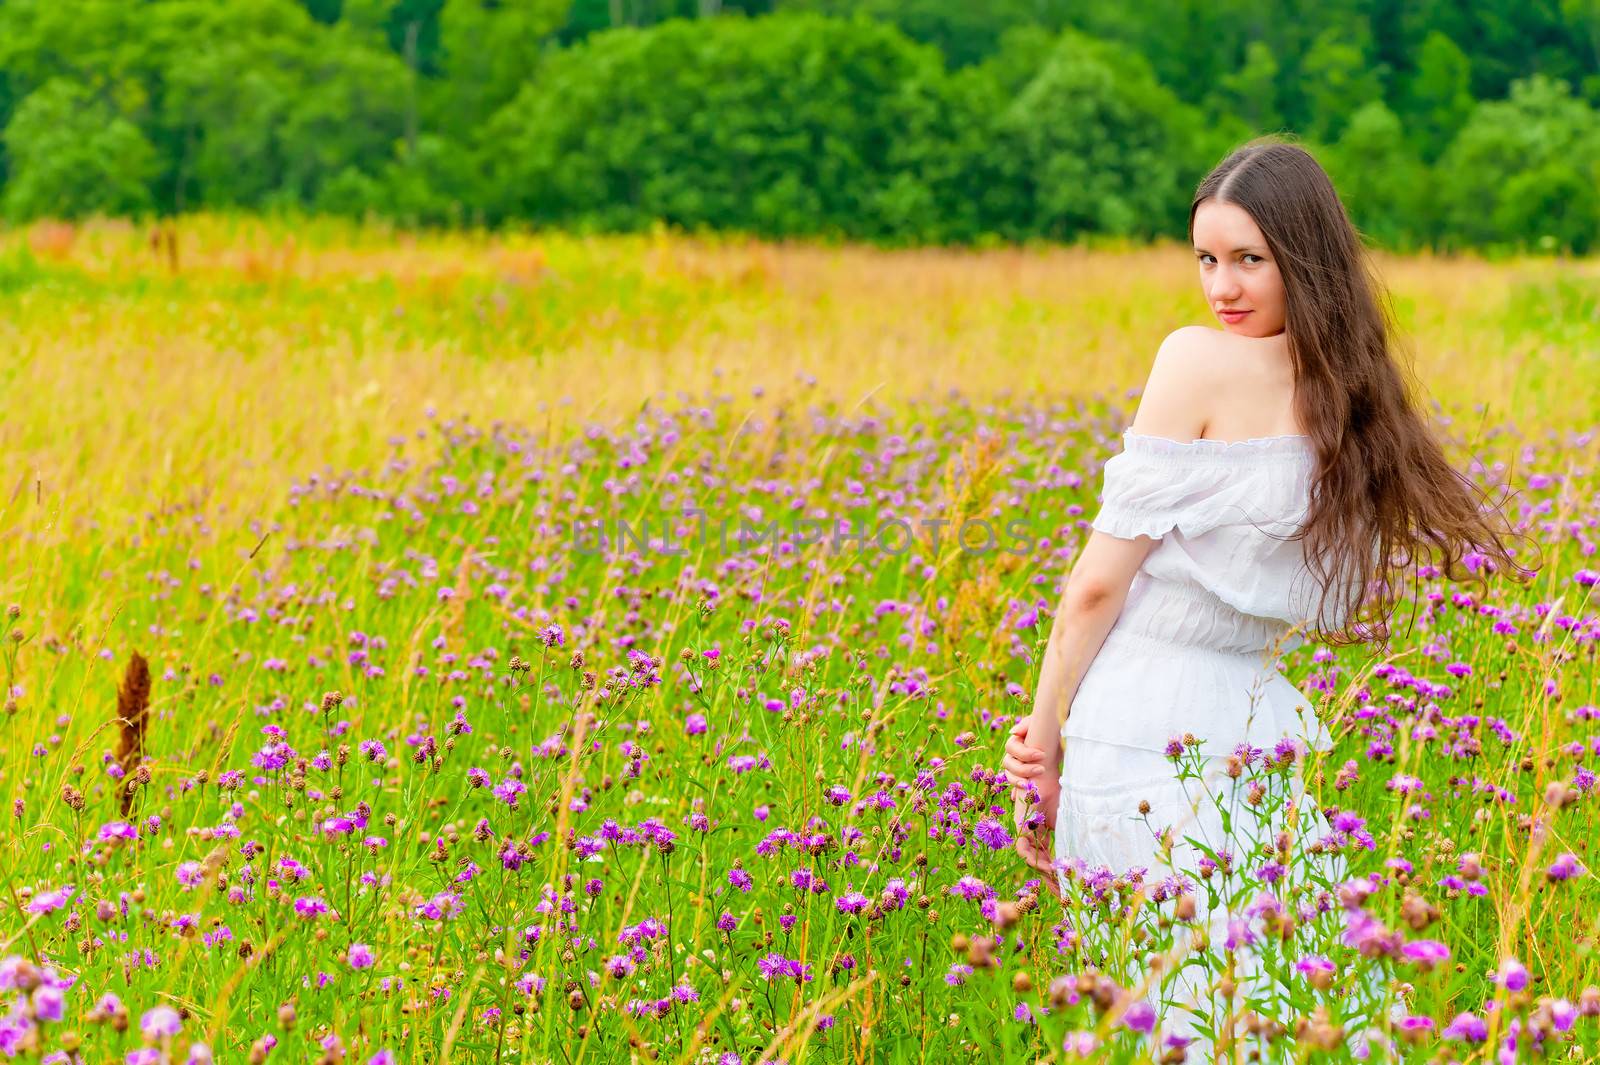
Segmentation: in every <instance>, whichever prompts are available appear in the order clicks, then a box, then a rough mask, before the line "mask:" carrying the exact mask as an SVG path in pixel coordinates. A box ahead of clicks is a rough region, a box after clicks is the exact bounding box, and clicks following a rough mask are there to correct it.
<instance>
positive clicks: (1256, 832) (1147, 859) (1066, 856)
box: [1054, 736, 1384, 1062]
mask: <svg viewBox="0 0 1600 1065" xmlns="http://www.w3.org/2000/svg"><path fill="white" fill-rule="evenodd" d="M1190 763H1192V758H1186V764H1190ZM1202 766H1203V768H1202V772H1200V777H1198V779H1195V777H1194V776H1192V774H1190V776H1189V779H1186V780H1179V779H1178V763H1174V761H1173V760H1170V758H1168V756H1166V755H1165V753H1163V752H1158V750H1146V748H1141V747H1130V745H1122V744H1107V742H1101V740H1093V739H1083V737H1077V736H1066V737H1062V772H1061V798H1059V803H1058V809H1056V832H1054V859H1056V868H1058V870H1066V868H1067V867H1074V868H1077V870H1080V872H1085V873H1091V875H1093V873H1094V872H1099V870H1110V873H1112V875H1120V873H1126V872H1130V870H1133V868H1142V870H1146V872H1144V884H1146V889H1147V891H1149V889H1150V887H1154V886H1157V884H1158V883H1160V881H1163V880H1168V878H1173V876H1182V878H1184V880H1187V881H1189V884H1190V886H1192V887H1194V899H1195V903H1197V924H1203V926H1205V927H1206V929H1208V932H1210V948H1208V950H1210V951H1211V953H1213V955H1214V958H1216V963H1214V964H1213V969H1218V971H1219V969H1221V967H1222V961H1226V955H1224V943H1226V942H1227V937H1229V923H1230V918H1237V916H1245V915H1243V913H1242V907H1240V911H1235V913H1232V915H1230V913H1229V910H1227V908H1226V907H1224V905H1219V907H1216V908H1214V910H1211V908H1210V907H1208V894H1206V883H1205V881H1203V880H1202V878H1200V873H1198V868H1200V862H1202V859H1205V857H1206V854H1205V851H1202V849H1197V848H1195V846H1194V844H1190V843H1189V841H1187V840H1186V838H1194V840H1197V841H1202V843H1203V844H1206V846H1208V848H1210V849H1211V851H1213V852H1219V851H1227V852H1230V854H1232V856H1234V868H1235V873H1234V876H1232V878H1230V880H1229V883H1234V884H1237V883H1238V876H1240V875H1243V876H1251V873H1253V872H1254V870H1258V868H1259V867H1261V865H1264V864H1267V862H1270V860H1272V857H1270V856H1264V854H1261V852H1259V851H1256V844H1258V843H1259V841H1270V840H1275V836H1277V833H1278V830H1282V828H1285V827H1286V819H1288V803H1285V801H1282V798H1280V803H1278V809H1275V811H1272V814H1270V816H1267V817H1266V819H1264V820H1258V814H1256V812H1254V811H1251V809H1250V808H1248V806H1246V803H1245V793H1246V790H1248V787H1250V784H1251V780H1253V779H1264V776H1262V771H1261V769H1259V766H1258V768H1254V769H1245V771H1243V772H1242V774H1240V776H1238V777H1237V779H1230V777H1229V776H1227V753H1221V755H1211V756H1206V758H1205V760H1203V763H1202ZM1274 779H1275V780H1277V784H1275V793H1277V795H1278V796H1283V795H1285V788H1286V793H1288V795H1293V796H1298V804H1299V812H1298V816H1296V827H1294V835H1296V836H1298V838H1299V841H1298V843H1294V844H1293V848H1291V852H1296V854H1298V852H1302V848H1304V844H1306V841H1309V840H1315V838H1320V836H1323V835H1326V833H1328V832H1330V827H1328V822H1326V819H1325V817H1323V816H1322V812H1320V809H1318V808H1317V804H1315V801H1314V800H1312V796H1310V795H1307V793H1304V787H1302V782H1301V772H1299V766H1294V768H1293V769H1288V771H1285V774H1282V776H1275V777H1274ZM1285 780H1286V785H1285ZM1141 800H1142V801H1147V803H1149V814H1144V816H1141V814H1139V803H1141ZM1222 809H1230V811H1232V822H1230V828H1232V832H1230V833H1224V830H1222ZM1163 827H1171V838H1173V848H1171V857H1170V864H1168V859H1165V857H1163V854H1162V849H1160V844H1158V841H1157V832H1158V830H1160V828H1163ZM1317 860H1318V862H1322V864H1323V865H1322V872H1323V875H1326V876H1328V880H1330V881H1331V883H1338V880H1341V878H1344V876H1346V864H1344V859H1342V857H1341V856H1336V854H1334V856H1328V854H1322V856H1317ZM1216 876H1221V873H1216ZM1058 880H1059V883H1061V887H1062V892H1064V894H1066V892H1067V891H1069V886H1067V883H1066V876H1064V875H1062V876H1061V878H1058ZM1258 886H1262V887H1266V884H1259V883H1258ZM1069 897H1070V895H1069ZM1246 902H1248V899H1246ZM1162 905H1163V910H1166V911H1170V907H1171V903H1162ZM1320 919H1328V921H1334V923H1338V921H1339V919H1341V918H1339V915H1336V913H1333V915H1325V916H1323V918H1320ZM1250 926H1251V927H1253V929H1254V932H1256V934H1258V935H1264V932H1262V927H1261V921H1259V919H1258V921H1251V923H1250ZM1078 932H1080V934H1082V935H1083V939H1085V945H1088V942H1090V940H1091V937H1093V935H1091V932H1090V931H1088V929H1078ZM1088 956H1090V958H1093V950H1091V951H1090V953H1088ZM1254 963H1256V951H1254V948H1250V947H1246V948H1245V950H1242V951H1238V955H1237V959H1235V974H1234V977H1235V982H1237V983H1238V985H1240V998H1238V1001H1240V1003H1242V1001H1243V996H1245V995H1246V993H1248V995H1251V996H1259V995H1262V993H1264V991H1267V990H1269V988H1272V987H1274V985H1272V980H1274V979H1275V977H1269V975H1264V974H1262V972H1261V969H1259V964H1254ZM1211 979H1214V977H1213V975H1208V974H1206V972H1203V971H1202V969H1200V967H1198V966H1187V967H1179V971H1178V974H1176V975H1173V977H1171V979H1170V980H1168V982H1166V985H1165V987H1162V988H1157V987H1152V988H1149V991H1147V995H1146V998H1147V999H1149V1001H1150V1004H1152V1006H1155V1009H1157V1015H1158V1025H1160V1027H1158V1030H1157V1036H1166V1035H1176V1036H1182V1038H1186V1039H1190V1041H1194V1043H1192V1046H1190V1047H1189V1059H1187V1060H1190V1062H1200V1060H1211V1047H1210V1038H1208V1036H1206V1033H1205V1031H1203V1028H1205V1027H1208V1025H1206V1022H1205V1020H1203V1017H1197V1015H1195V1012H1194V1007H1197V1006H1198V1007H1200V1009H1202V1012H1203V1014H1208V1015H1211V1017H1214V1022H1216V1023H1221V1020H1222V1019H1224V1017H1226V1015H1227V1014H1226V1003H1224V1001H1221V998H1219V996H1214V993H1213V991H1211V990H1210V988H1208V987H1206V982H1208V980H1211ZM1341 979H1342V977H1341ZM1362 995H1363V998H1365V1007H1368V1009H1371V1011H1373V1012H1376V1009H1378V1003H1379V1001H1381V998H1382V995H1384V983H1382V979H1381V974H1378V972H1376V971H1373V975H1371V979H1370V980H1368V982H1366V983H1365V987H1363V988H1362ZM1202 1003H1203V1006H1200V1004H1202ZM1352 1035H1354V1033H1352Z"/></svg>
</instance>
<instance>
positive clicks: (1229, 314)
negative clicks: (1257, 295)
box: [1217, 311, 1250, 322]
mask: <svg viewBox="0 0 1600 1065" xmlns="http://www.w3.org/2000/svg"><path fill="white" fill-rule="evenodd" d="M1249 313H1250V312H1249V311H1218V312H1217V317H1219V318H1223V319H1225V320H1227V321H1230V322H1237V321H1238V320H1239V319H1241V318H1243V317H1244V316H1245V315H1247V314H1249Z"/></svg>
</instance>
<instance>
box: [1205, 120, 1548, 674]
mask: <svg viewBox="0 0 1600 1065" xmlns="http://www.w3.org/2000/svg"><path fill="white" fill-rule="evenodd" d="M1207 200H1212V201H1215V202H1217V203H1231V204H1235V205H1237V206H1238V207H1241V208H1243V209H1244V210H1245V211H1247V212H1249V214H1250V217H1251V218H1252V219H1254V220H1255V223H1256V225H1257V226H1258V227H1260V229H1261V232H1262V234H1263V235H1264V236H1265V237H1266V240H1267V246H1268V248H1269V249H1271V251H1272V254H1273V257H1274V258H1275V259H1276V260H1277V264H1278V270H1279V272H1280V273H1281V275H1282V277H1283V286H1284V302H1285V309H1286V322H1285V327H1284V328H1285V332H1286V333H1287V334H1288V335H1287V340H1288V347H1289V355H1290V359H1291V361H1292V364H1293V367H1294V379H1295V408H1296V413H1297V414H1298V416H1299V419H1300V424H1301V425H1302V426H1304V427H1305V430H1306V432H1307V433H1309V434H1310V436H1311V438H1312V440H1313V442H1314V443H1315V446H1316V451H1317V472H1316V474H1315V477H1314V479H1313V483H1312V488H1311V499H1310V502H1309V511H1308V514H1307V518H1306V521H1305V523H1304V525H1303V526H1302V527H1301V528H1300V530H1299V531H1298V532H1297V533H1296V534H1295V535H1294V536H1293V537H1290V539H1303V540H1304V542H1305V555H1306V561H1307V565H1308V568H1309V569H1310V570H1311V572H1312V574H1313V575H1314V576H1315V577H1316V579H1317V583H1318V584H1319V585H1320V586H1321V598H1320V600H1319V602H1318V606H1317V613H1316V617H1315V618H1314V619H1309V625H1310V627H1311V628H1312V629H1313V630H1314V632H1315V635H1316V637H1317V638H1318V639H1320V640H1322V641H1323V642H1324V643H1327V644H1329V645H1331V646H1337V645H1342V644H1353V643H1364V642H1368V641H1373V642H1376V643H1379V644H1381V645H1384V646H1387V644H1388V642H1389V636H1390V632H1389V619H1390V617H1391V616H1392V615H1393V614H1394V611H1395V609H1396V606H1397V605H1398V597H1399V592H1400V590H1401V588H1402V587H1403V586H1404V585H1405V583H1406V576H1407V573H1408V572H1409V571H1413V570H1414V567H1415V566H1416V565H1417V564H1418V563H1419V562H1426V561H1432V560H1435V559H1436V560H1437V562H1436V564H1437V565H1438V566H1439V567H1440V569H1441V571H1442V572H1443V574H1444V575H1445V576H1446V577H1447V578H1448V579H1450V580H1453V581H1461V580H1466V579H1469V578H1471V579H1476V580H1477V581H1479V582H1480V583H1481V584H1483V585H1484V586H1485V587H1487V580H1486V574H1485V573H1484V572H1480V570H1488V571H1490V572H1505V573H1507V574H1509V575H1512V578H1513V579H1514V580H1518V581H1524V580H1526V579H1528V577H1530V576H1531V575H1532V574H1533V573H1534V572H1535V570H1533V569H1529V570H1523V569H1522V568H1521V567H1520V566H1519V565H1518V564H1517V563H1516V561H1515V559H1514V558H1513V557H1512V553H1511V551H1510V550H1509V549H1508V548H1507V547H1506V544H1505V539H1506V538H1508V537H1510V536H1512V535H1513V534H1512V531H1511V530H1510V528H1509V525H1508V523H1507V521H1506V519H1505V514H1504V513H1503V511H1502V510H1501V508H1500V506H1499V505H1497V504H1495V503H1494V502H1491V501H1487V496H1486V493H1484V492H1483V491H1482V490H1481V489H1479V488H1478V486H1477V485H1476V484H1474V483H1473V482H1472V480H1471V479H1469V478H1468V477H1467V476H1466V475H1464V474H1462V473H1460V472H1458V471H1457V470H1456V469H1455V468H1454V467H1453V466H1452V465H1451V464H1450V462H1449V460H1448V459H1447V458H1446V457H1445V454H1444V450H1443V448H1442V447H1441V446H1440V444H1439V441H1438V440H1437V439H1436V438H1435V436H1434V433H1433V431H1432V429H1431V428H1430V426H1429V424H1428V420H1427V419H1426V418H1425V417H1424V415H1423V412H1422V408H1421V405H1420V404H1419V402H1418V400H1417V396H1418V394H1419V393H1420V391H1421V390H1420V388H1419V386H1418V383H1417V380H1416V374H1415V371H1414V370H1413V368H1412V367H1411V365H1410V363H1409V359H1407V360H1404V361H1402V359H1401V358H1399V357H1397V354H1396V352H1397V350H1398V349H1399V344H1398V342H1397V339H1398V336H1399V330H1398V328H1397V326H1396V323H1395V316H1394V309H1393V305H1392V303H1391V301H1390V297H1389V294H1388V291H1387V289H1386V288H1385V286H1384V285H1383V283H1382V281H1381V280H1380V279H1379V276H1378V272H1377V269H1376V267H1375V266H1374V264H1373V262H1372V260H1371V257H1370V256H1369V254H1368V252H1367V249H1366V247H1365V246H1364V245H1363V243H1362V241H1361V238H1360V235H1359V233H1358V231H1357V230H1356V227H1355V225H1354V224H1353V223H1352V222H1351V221H1350V217H1349V215H1348V214H1347V213H1346V212H1345V209H1344V204H1343V203H1342V202H1341V201H1340V200H1339V196H1338V193H1337V192H1335V191H1334V188H1333V182H1332V181H1331V180H1329V178H1328V175H1327V173H1326V172H1324V170H1323V169H1322V167H1321V166H1320V165H1319V164H1318V163H1317V161H1316V160H1315V159H1314V158H1312V156H1311V154H1310V153H1309V152H1307V151H1306V150H1305V149H1304V148H1301V147H1300V146H1298V145H1297V144H1294V143H1292V142H1291V141H1290V140H1288V139H1286V138H1284V137H1282V136H1280V135H1267V136H1264V137H1258V138H1256V139H1254V140H1251V141H1249V142H1248V143H1246V144H1244V145H1242V146H1241V147H1239V148H1237V149H1235V150H1234V151H1233V152H1231V153H1230V154H1229V155H1228V157H1227V158H1226V159H1224V160H1222V162H1220V163H1218V164H1217V166H1216V167H1215V168H1214V169H1213V170H1212V171H1211V173H1209V174H1207V175H1206V177H1205V180H1204V181H1202V182H1200V186H1199V188H1197V189H1196V190H1195V194H1194V202H1193V203H1191V204H1190V206H1189V239H1190V243H1191V244H1192V243H1193V242H1194V216H1195V212H1196V211H1197V210H1198V209H1199V207H1200V204H1201V203H1203V202H1205V201H1207ZM1330 598H1331V600H1332V603H1331V611H1330ZM1363 604H1365V607H1366V609H1365V610H1363V609H1362V607H1363Z"/></svg>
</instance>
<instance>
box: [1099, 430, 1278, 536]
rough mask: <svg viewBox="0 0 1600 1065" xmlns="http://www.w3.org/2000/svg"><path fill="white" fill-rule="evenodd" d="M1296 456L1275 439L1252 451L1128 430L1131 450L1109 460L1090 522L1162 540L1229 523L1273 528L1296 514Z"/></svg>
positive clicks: (1127, 445)
mask: <svg viewBox="0 0 1600 1065" xmlns="http://www.w3.org/2000/svg"><path fill="white" fill-rule="evenodd" d="M1287 443H1291V442H1287V441H1286V444H1287ZM1208 445H1216V446H1208ZM1293 457H1294V455H1293V453H1292V451H1291V450H1290V449H1289V448H1288V447H1285V448H1281V449H1280V448H1277V447H1276V446H1274V443H1273V442H1270V441H1269V442H1268V444H1267V446H1265V447H1256V448H1252V449H1250V450H1249V452H1248V453H1246V452H1244V451H1240V450H1233V449H1231V447H1230V445H1227V444H1224V443H1223V442H1221V441H1209V440H1199V441H1195V442H1194V443H1193V444H1189V443H1183V442H1180V441H1176V440H1168V439H1166V438H1164V437H1156V436H1145V435H1142V434H1136V433H1132V432H1129V433H1126V434H1124V436H1123V450H1122V451H1121V452H1120V453H1118V454H1116V455H1113V456H1112V457H1111V458H1110V459H1109V460H1107V462H1106V464H1105V467H1104V470H1103V474H1102V476H1103V485H1102V491H1101V503H1100V512H1099V513H1098V514H1097V515H1096V516H1095V518H1094V520H1093V521H1092V522H1090V525H1091V527H1092V528H1094V529H1095V530H1096V531H1097V532H1102V533H1106V534H1107V535H1109V536H1115V537H1118V538H1120V539H1124V540H1131V539H1134V538H1135V537H1139V536H1148V537H1150V538H1152V539H1156V540H1159V539H1161V538H1162V537H1164V536H1166V535H1167V534H1168V533H1170V532H1172V531H1174V530H1177V531H1178V532H1179V533H1181V534H1182V535H1184V536H1186V537H1195V536H1199V535H1202V534H1204V533H1207V532H1210V531H1211V530H1213V529H1216V528H1218V527H1219V526H1223V525H1254V526H1258V527H1263V528H1273V527H1274V526H1275V524H1276V523H1277V522H1280V521H1284V520H1286V519H1289V520H1292V518H1293V517H1294V516H1293V515H1289V514H1286V513H1285V511H1286V509H1293V496H1292V495H1289V494H1286V491H1285V490H1286V489H1292V488H1293V487H1294V486H1295V481H1294V478H1293V476H1292V475H1291V476H1283V475H1284V474H1285V473H1288V472H1290V471H1289V469H1288V468H1286V467H1285V465H1284V464H1283V462H1282V461H1281V460H1283V459H1292V458H1293Z"/></svg>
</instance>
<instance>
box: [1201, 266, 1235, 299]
mask: <svg viewBox="0 0 1600 1065" xmlns="http://www.w3.org/2000/svg"><path fill="white" fill-rule="evenodd" d="M1239 293H1240V286H1239V279H1238V277H1236V276H1235V275H1234V273H1233V271H1231V270H1229V269H1228V267H1226V266H1223V265H1220V264H1219V265H1218V266H1217V267H1216V268H1215V269H1214V270H1212V272H1211V287H1210V291H1209V293H1208V295H1209V296H1210V297H1211V301H1212V302H1213V303H1229V302H1231V301H1233V300H1234V299H1236V298H1238V296H1239Z"/></svg>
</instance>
